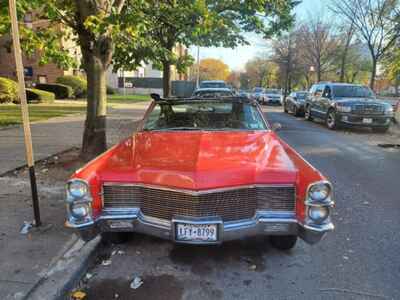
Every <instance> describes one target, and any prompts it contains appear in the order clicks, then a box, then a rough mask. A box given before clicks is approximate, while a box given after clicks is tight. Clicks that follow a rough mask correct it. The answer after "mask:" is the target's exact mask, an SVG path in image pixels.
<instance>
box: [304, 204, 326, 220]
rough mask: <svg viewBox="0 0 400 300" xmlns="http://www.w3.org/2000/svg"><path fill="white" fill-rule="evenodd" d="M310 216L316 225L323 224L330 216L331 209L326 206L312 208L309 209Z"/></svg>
mask: <svg viewBox="0 0 400 300" xmlns="http://www.w3.org/2000/svg"><path fill="white" fill-rule="evenodd" d="M308 216H309V217H310V219H311V220H313V221H314V222H315V223H318V224H320V223H322V222H324V221H325V220H326V218H328V216H329V208H327V207H325V206H311V207H310V208H309V209H308Z"/></svg>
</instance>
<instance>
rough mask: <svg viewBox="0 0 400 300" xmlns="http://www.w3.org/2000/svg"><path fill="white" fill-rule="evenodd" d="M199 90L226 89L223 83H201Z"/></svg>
mask: <svg viewBox="0 0 400 300" xmlns="http://www.w3.org/2000/svg"><path fill="white" fill-rule="evenodd" d="M200 88H226V84H225V82H202V83H200Z"/></svg>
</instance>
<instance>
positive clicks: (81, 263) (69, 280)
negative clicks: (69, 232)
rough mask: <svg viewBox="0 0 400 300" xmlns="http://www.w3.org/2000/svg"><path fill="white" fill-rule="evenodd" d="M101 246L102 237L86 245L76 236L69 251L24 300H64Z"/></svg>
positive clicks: (52, 266)
mask: <svg viewBox="0 0 400 300" xmlns="http://www.w3.org/2000/svg"><path fill="white" fill-rule="evenodd" d="M99 244H100V237H96V238H95V239H93V240H91V241H89V242H87V243H85V242H84V241H83V240H81V239H80V238H79V237H77V236H76V235H74V237H73V240H72V241H71V242H70V243H67V246H66V247H67V249H66V250H65V252H64V253H62V254H61V255H60V256H59V257H58V258H56V259H55V260H54V261H53V263H52V264H51V265H50V267H49V268H48V269H47V270H46V271H45V272H43V276H42V279H41V280H40V281H39V282H38V283H37V284H36V285H35V286H34V287H33V288H32V289H31V290H30V291H29V292H28V294H27V295H26V296H25V297H24V299H29V300H43V299H46V300H62V299H68V298H67V294H68V292H69V291H71V289H72V288H73V287H74V286H75V285H76V284H77V283H78V282H79V280H80V279H81V277H82V276H83V274H84V273H85V272H86V270H87V268H88V265H89V261H90V256H91V254H92V253H93V252H94V251H95V250H96V249H97V247H98V245H99Z"/></svg>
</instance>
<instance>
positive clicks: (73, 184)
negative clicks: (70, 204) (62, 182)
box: [67, 180, 89, 198]
mask: <svg viewBox="0 0 400 300" xmlns="http://www.w3.org/2000/svg"><path fill="white" fill-rule="evenodd" d="M67 189H68V193H69V194H70V195H71V196H72V197H74V198H83V197H85V196H86V195H87V194H88V191H89V188H88V186H87V184H86V183H85V182H84V181H82V180H72V181H70V182H68V186H67Z"/></svg>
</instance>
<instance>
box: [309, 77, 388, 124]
mask: <svg viewBox="0 0 400 300" xmlns="http://www.w3.org/2000/svg"><path fill="white" fill-rule="evenodd" d="M305 118H306V119H307V120H310V121H311V120H313V118H320V119H323V120H324V121H325V123H326V125H327V127H328V128H329V129H332V130H334V129H338V128H340V127H343V126H363V127H370V128H372V130H373V131H376V132H386V131H387V130H388V129H389V126H390V123H391V120H392V118H393V107H392V105H390V104H389V103H386V102H383V101H380V100H377V99H376V97H375V95H374V93H373V92H372V91H371V89H370V88H368V87H366V86H362V85H357V84H347V83H318V84H314V85H313V86H312V87H311V90H310V97H308V98H307V101H306V109H305Z"/></svg>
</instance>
